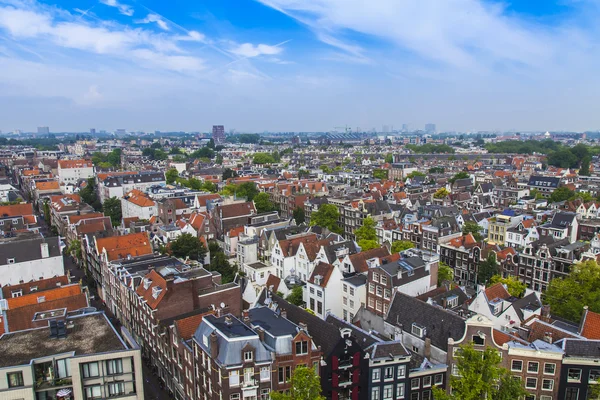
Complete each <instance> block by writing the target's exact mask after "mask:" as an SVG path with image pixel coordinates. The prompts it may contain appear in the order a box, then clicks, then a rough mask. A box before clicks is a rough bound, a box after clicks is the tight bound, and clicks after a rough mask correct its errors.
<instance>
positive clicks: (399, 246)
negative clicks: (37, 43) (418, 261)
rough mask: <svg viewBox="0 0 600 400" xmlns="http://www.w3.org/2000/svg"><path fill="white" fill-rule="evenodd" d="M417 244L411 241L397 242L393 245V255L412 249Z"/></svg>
mask: <svg viewBox="0 0 600 400" xmlns="http://www.w3.org/2000/svg"><path fill="white" fill-rule="evenodd" d="M414 247H415V244H414V243H413V242H411V241H409V240H397V241H395V242H393V243H392V253H400V252H402V251H404V250H408V249H412V248H414Z"/></svg>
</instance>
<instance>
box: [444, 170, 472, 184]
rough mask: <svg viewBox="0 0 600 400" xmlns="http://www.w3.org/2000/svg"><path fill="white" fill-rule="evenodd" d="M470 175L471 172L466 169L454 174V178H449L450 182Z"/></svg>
mask: <svg viewBox="0 0 600 400" xmlns="http://www.w3.org/2000/svg"><path fill="white" fill-rule="evenodd" d="M468 177H469V173H468V172H466V171H460V172H459V173H457V174H456V175H454V176H453V177H452V178H450V179H448V182H450V183H454V182H456V181H457V180H458V179H466V178H468Z"/></svg>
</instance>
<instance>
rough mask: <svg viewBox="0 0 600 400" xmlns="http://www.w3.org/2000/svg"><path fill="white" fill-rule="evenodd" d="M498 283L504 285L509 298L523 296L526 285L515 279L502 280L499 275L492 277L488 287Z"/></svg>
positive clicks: (510, 277)
mask: <svg viewBox="0 0 600 400" xmlns="http://www.w3.org/2000/svg"><path fill="white" fill-rule="evenodd" d="M498 282H500V283H502V284H504V285H506V289H507V290H508V293H510V295H511V296H514V297H518V298H521V297H523V296H524V295H525V289H527V285H526V284H525V283H523V282H521V281H519V280H518V279H517V278H515V277H512V276H509V277H508V278H503V277H502V276H500V275H494V276H492V278H491V279H490V285H494V284H496V283H498Z"/></svg>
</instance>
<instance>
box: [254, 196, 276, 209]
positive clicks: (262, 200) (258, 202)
mask: <svg viewBox="0 0 600 400" xmlns="http://www.w3.org/2000/svg"><path fill="white" fill-rule="evenodd" d="M254 207H256V212H257V213H259V214H260V213H265V212H270V211H275V210H276V209H277V207H276V206H275V204H274V203H273V202H272V201H271V199H270V198H269V194H268V193H265V192H262V193H259V194H257V195H256V196H254Z"/></svg>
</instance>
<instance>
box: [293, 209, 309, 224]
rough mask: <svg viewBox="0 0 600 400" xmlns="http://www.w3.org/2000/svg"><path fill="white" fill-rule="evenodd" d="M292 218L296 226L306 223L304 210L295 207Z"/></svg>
mask: <svg viewBox="0 0 600 400" xmlns="http://www.w3.org/2000/svg"><path fill="white" fill-rule="evenodd" d="M292 216H293V217H294V221H296V225H300V224H301V223H303V222H304V221H306V214H305V213H304V208H302V207H296V208H294V211H293V213H292Z"/></svg>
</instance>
